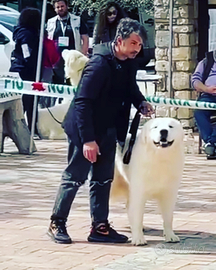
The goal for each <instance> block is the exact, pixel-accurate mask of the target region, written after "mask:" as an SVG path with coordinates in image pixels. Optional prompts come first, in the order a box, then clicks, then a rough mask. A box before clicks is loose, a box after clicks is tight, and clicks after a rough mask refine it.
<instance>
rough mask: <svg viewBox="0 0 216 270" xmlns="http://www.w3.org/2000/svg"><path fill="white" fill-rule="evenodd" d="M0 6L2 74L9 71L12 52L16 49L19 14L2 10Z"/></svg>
mask: <svg viewBox="0 0 216 270" xmlns="http://www.w3.org/2000/svg"><path fill="white" fill-rule="evenodd" d="M1 7H2V6H1V5H0V59H1V62H0V73H5V72H8V71H9V68H10V65H11V63H10V58H11V52H12V51H13V50H14V48H15V42H14V41H13V28H14V26H15V25H17V22H18V18H19V12H18V11H15V10H14V12H13V10H8V11H6V10H2V9H1Z"/></svg>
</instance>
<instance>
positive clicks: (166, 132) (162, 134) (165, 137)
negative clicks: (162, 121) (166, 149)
mask: <svg viewBox="0 0 216 270" xmlns="http://www.w3.org/2000/svg"><path fill="white" fill-rule="evenodd" d="M160 134H161V141H163V140H165V141H166V140H167V135H168V130H167V129H161V131H160Z"/></svg>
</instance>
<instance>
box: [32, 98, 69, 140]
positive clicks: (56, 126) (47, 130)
mask: <svg viewBox="0 0 216 270" xmlns="http://www.w3.org/2000/svg"><path fill="white" fill-rule="evenodd" d="M69 105H70V100H68V99H64V101H63V103H61V104H56V105H55V106H53V107H50V108H49V111H50V112H51V113H52V115H53V116H54V117H55V118H56V120H58V121H59V122H62V121H63V120H64V117H65V114H66V112H67V110H68V108H69ZM49 111H48V109H47V108H43V109H41V108H40V109H38V122H37V128H38V133H39V135H40V137H41V139H47V140H64V139H66V134H65V133H64V130H63V128H62V127H61V124H60V123H58V122H57V121H56V120H55V119H54V118H53V117H52V115H51V114H50V112H49Z"/></svg>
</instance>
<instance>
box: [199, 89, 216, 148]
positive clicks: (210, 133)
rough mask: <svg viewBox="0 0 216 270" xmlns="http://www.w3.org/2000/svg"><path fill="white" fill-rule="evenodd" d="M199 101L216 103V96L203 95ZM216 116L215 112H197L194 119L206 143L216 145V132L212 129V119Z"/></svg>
mask: <svg viewBox="0 0 216 270" xmlns="http://www.w3.org/2000/svg"><path fill="white" fill-rule="evenodd" d="M198 101H204V102H216V96H214V95H211V94H207V93H203V94H201V95H200V97H199V98H198ZM212 115H215V111H213V110H195V111H194V117H195V120H196V123H197V126H198V129H199V131H200V134H201V137H202V139H203V141H204V142H205V143H208V142H210V143H216V130H214V129H213V128H212V124H211V121H210V118H211V116H212Z"/></svg>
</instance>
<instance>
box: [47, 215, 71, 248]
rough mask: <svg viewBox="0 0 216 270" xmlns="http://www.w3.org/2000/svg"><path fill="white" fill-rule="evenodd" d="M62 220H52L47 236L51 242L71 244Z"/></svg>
mask: <svg viewBox="0 0 216 270" xmlns="http://www.w3.org/2000/svg"><path fill="white" fill-rule="evenodd" d="M65 223H66V222H65V220H64V219H56V220H52V221H51V223H50V226H49V229H48V232H47V234H48V235H49V236H50V237H51V238H52V240H53V241H54V242H56V243H59V244H71V243H72V240H71V238H70V236H69V235H68V233H67V229H66V226H65Z"/></svg>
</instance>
